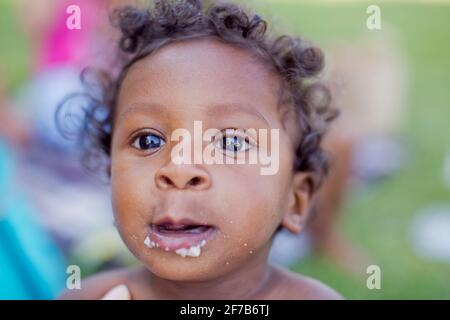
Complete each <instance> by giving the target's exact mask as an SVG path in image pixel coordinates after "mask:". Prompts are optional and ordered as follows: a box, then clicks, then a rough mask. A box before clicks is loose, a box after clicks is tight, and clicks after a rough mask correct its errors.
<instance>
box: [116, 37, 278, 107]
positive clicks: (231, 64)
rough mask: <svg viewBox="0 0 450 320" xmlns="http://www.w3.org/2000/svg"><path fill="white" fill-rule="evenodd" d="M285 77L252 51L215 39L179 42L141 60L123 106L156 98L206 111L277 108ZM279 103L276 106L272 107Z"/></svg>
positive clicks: (130, 76) (133, 71) (128, 80)
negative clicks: (266, 65) (275, 71)
mask: <svg viewBox="0 0 450 320" xmlns="http://www.w3.org/2000/svg"><path fill="white" fill-rule="evenodd" d="M279 85H280V80H279V78H278V77H277V75H275V74H272V73H271V72H270V71H269V70H268V68H265V66H264V64H263V63H262V62H260V61H258V59H256V58H255V56H254V55H253V54H252V53H251V51H249V50H246V49H242V48H236V47H233V46H231V45H228V44H224V43H221V42H219V41H216V40H210V39H197V40H189V41H182V42H175V43H172V44H169V45H167V46H165V47H162V48H161V49H160V50H158V51H156V52H154V53H153V54H151V55H149V56H147V57H146V58H144V59H142V60H140V61H138V62H136V63H135V64H134V65H133V66H132V67H131V68H130V70H129V73H128V74H127V76H126V77H125V79H124V81H123V83H122V86H121V91H120V94H119V100H118V106H119V108H122V109H123V110H122V111H126V110H124V108H127V106H128V107H129V106H132V105H145V104H153V105H159V106H173V107H174V108H175V109H176V107H178V109H179V110H180V109H192V108H197V107H198V108H201V109H202V110H203V112H205V113H207V114H208V113H215V112H217V111H218V110H222V111H221V112H222V113H224V112H225V113H226V112H227V111H228V112H230V113H232V112H234V111H238V110H240V111H249V110H250V111H251V109H254V110H253V112H254V113H267V112H273V111H276V108H277V105H278V98H279V97H278V94H279ZM217 106H221V107H222V108H217ZM271 109H273V110H271Z"/></svg>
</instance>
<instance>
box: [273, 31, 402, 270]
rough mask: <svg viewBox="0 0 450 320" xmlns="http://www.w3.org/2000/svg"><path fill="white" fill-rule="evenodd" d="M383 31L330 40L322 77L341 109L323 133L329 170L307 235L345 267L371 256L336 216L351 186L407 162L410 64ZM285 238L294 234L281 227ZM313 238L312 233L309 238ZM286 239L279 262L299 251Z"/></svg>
mask: <svg viewBox="0 0 450 320" xmlns="http://www.w3.org/2000/svg"><path fill="white" fill-rule="evenodd" d="M384 35H385V37H384V38H379V39H371V40H370V41H368V40H360V41H354V42H351V43H350V42H349V43H340V44H334V45H333V46H329V48H328V50H326V56H327V66H326V70H325V72H324V83H325V84H326V85H327V87H328V88H329V89H330V94H331V99H332V105H334V106H335V107H337V108H338V109H339V110H340V115H339V118H338V119H337V121H336V122H335V123H334V124H333V125H332V127H331V129H330V131H329V132H328V134H327V136H326V138H325V140H324V148H325V150H326V151H327V153H328V156H329V162H330V174H329V176H328V177H327V179H326V180H325V183H324V185H323V187H322V189H321V190H320V192H319V195H318V197H317V201H316V204H315V206H314V209H313V210H312V211H313V212H312V217H311V220H310V223H309V226H308V229H307V232H306V235H305V236H303V239H301V238H299V239H296V240H295V241H294V242H293V245H294V246H299V245H300V244H299V242H303V246H302V247H304V246H305V242H307V243H308V245H307V246H306V247H308V246H309V247H310V248H309V249H308V250H307V252H310V253H312V254H316V255H323V256H325V257H326V258H328V259H330V260H331V261H333V262H334V263H336V264H337V265H339V266H340V267H342V268H343V269H344V270H346V271H349V272H352V273H361V272H363V270H365V268H366V266H367V265H369V264H370V258H369V257H368V256H367V255H366V254H365V253H363V252H362V251H361V250H360V249H358V248H357V247H358V246H357V245H355V244H353V243H351V242H350V241H349V240H347V238H346V237H345V236H344V235H343V231H342V230H341V228H340V226H339V223H340V222H339V220H340V219H339V218H340V216H341V214H342V211H343V210H344V209H345V204H346V202H347V201H348V200H349V197H350V196H351V194H352V193H353V192H352V190H353V189H354V188H360V187H361V185H362V184H370V183H374V182H376V181H378V180H380V179H382V178H386V177H389V176H391V175H392V174H393V173H394V172H395V171H396V170H398V169H400V168H401V167H402V166H403V165H404V161H405V160H406V158H405V156H406V152H405V146H404V145H403V144H402V143H401V142H400V141H399V134H400V129H401V128H402V122H403V120H404V119H405V117H406V115H405V111H406V110H405V102H406V101H405V94H406V66H405V65H404V62H403V58H402V55H401V54H400V52H399V49H398V48H396V46H395V45H394V44H393V42H392V41H389V40H388V39H387V37H386V33H384ZM282 238H283V241H286V240H287V238H292V236H289V235H287V233H284V234H282ZM306 238H308V239H306ZM281 247H286V245H285V244H283V243H282V242H281V241H279V242H278V246H277V247H276V249H274V251H275V250H281V251H282V252H283V251H285V252H286V253H285V255H286V258H283V257H282V254H277V253H276V252H273V258H274V259H275V260H276V261H280V262H285V263H287V264H289V263H295V262H296V260H297V259H298V258H299V257H300V256H301V255H302V254H301V251H300V252H299V254H298V255H293V254H292V252H293V251H294V252H295V249H294V248H293V247H292V246H289V250H288V249H287V248H284V249H282V248H281Z"/></svg>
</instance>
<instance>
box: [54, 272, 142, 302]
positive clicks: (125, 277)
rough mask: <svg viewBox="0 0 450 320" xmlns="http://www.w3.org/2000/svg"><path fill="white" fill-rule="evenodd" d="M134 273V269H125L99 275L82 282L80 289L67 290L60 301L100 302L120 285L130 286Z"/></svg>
mask: <svg viewBox="0 0 450 320" xmlns="http://www.w3.org/2000/svg"><path fill="white" fill-rule="evenodd" d="M134 272H135V269H133V268H125V269H117V270H112V271H105V272H101V273H98V274H96V275H93V276H91V277H89V278H86V279H84V280H83V281H81V288H80V289H73V290H65V291H64V292H63V293H62V294H61V295H60V296H59V297H58V299H59V300H98V299H100V298H101V297H103V296H104V295H105V294H106V293H107V292H108V291H109V290H110V289H111V288H113V287H115V286H118V285H120V284H125V285H128V284H129V282H130V278H131V277H132V274H133V273H134Z"/></svg>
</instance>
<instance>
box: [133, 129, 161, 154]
mask: <svg viewBox="0 0 450 320" xmlns="http://www.w3.org/2000/svg"><path fill="white" fill-rule="evenodd" d="M165 144H166V141H165V140H164V139H163V138H161V137H160V136H158V135H156V134H153V133H147V134H142V135H140V136H138V137H136V138H135V139H134V140H133V143H132V146H133V147H135V148H136V149H139V150H144V151H149V150H154V149H159V148H161V147H162V146H163V145H165Z"/></svg>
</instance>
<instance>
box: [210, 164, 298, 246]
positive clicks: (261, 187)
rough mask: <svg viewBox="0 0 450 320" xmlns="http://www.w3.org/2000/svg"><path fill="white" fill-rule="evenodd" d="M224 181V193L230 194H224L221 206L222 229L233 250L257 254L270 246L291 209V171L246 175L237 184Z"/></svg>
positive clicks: (222, 187) (222, 186)
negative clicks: (289, 203)
mask: <svg viewBox="0 0 450 320" xmlns="http://www.w3.org/2000/svg"><path fill="white" fill-rule="evenodd" d="M284 168H290V167H289V166H288V167H286V166H284ZM228 177H230V175H229V176H228ZM236 179H237V178H236ZM223 181H226V182H222V183H221V190H230V191H228V192H225V193H222V194H221V197H220V200H217V203H219V204H221V208H222V209H221V230H222V232H223V234H224V237H225V238H226V240H228V241H227V243H228V244H229V246H228V247H229V250H230V252H234V253H236V247H240V248H243V249H246V250H248V251H251V250H252V251H256V250H258V249H259V248H261V247H262V246H264V245H265V244H267V242H268V241H269V240H270V238H271V237H272V235H273V233H274V231H275V230H276V229H277V227H278V225H279V224H280V222H281V219H282V217H283V215H284V213H285V212H286V210H287V195H288V186H289V172H287V171H286V170H280V171H279V172H278V174H276V175H273V176H262V175H259V174H255V175H249V174H246V175H243V176H242V177H240V178H239V179H237V180H236V181H235V180H234V179H233V180H230V179H229V178H228V180H223Z"/></svg>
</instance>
